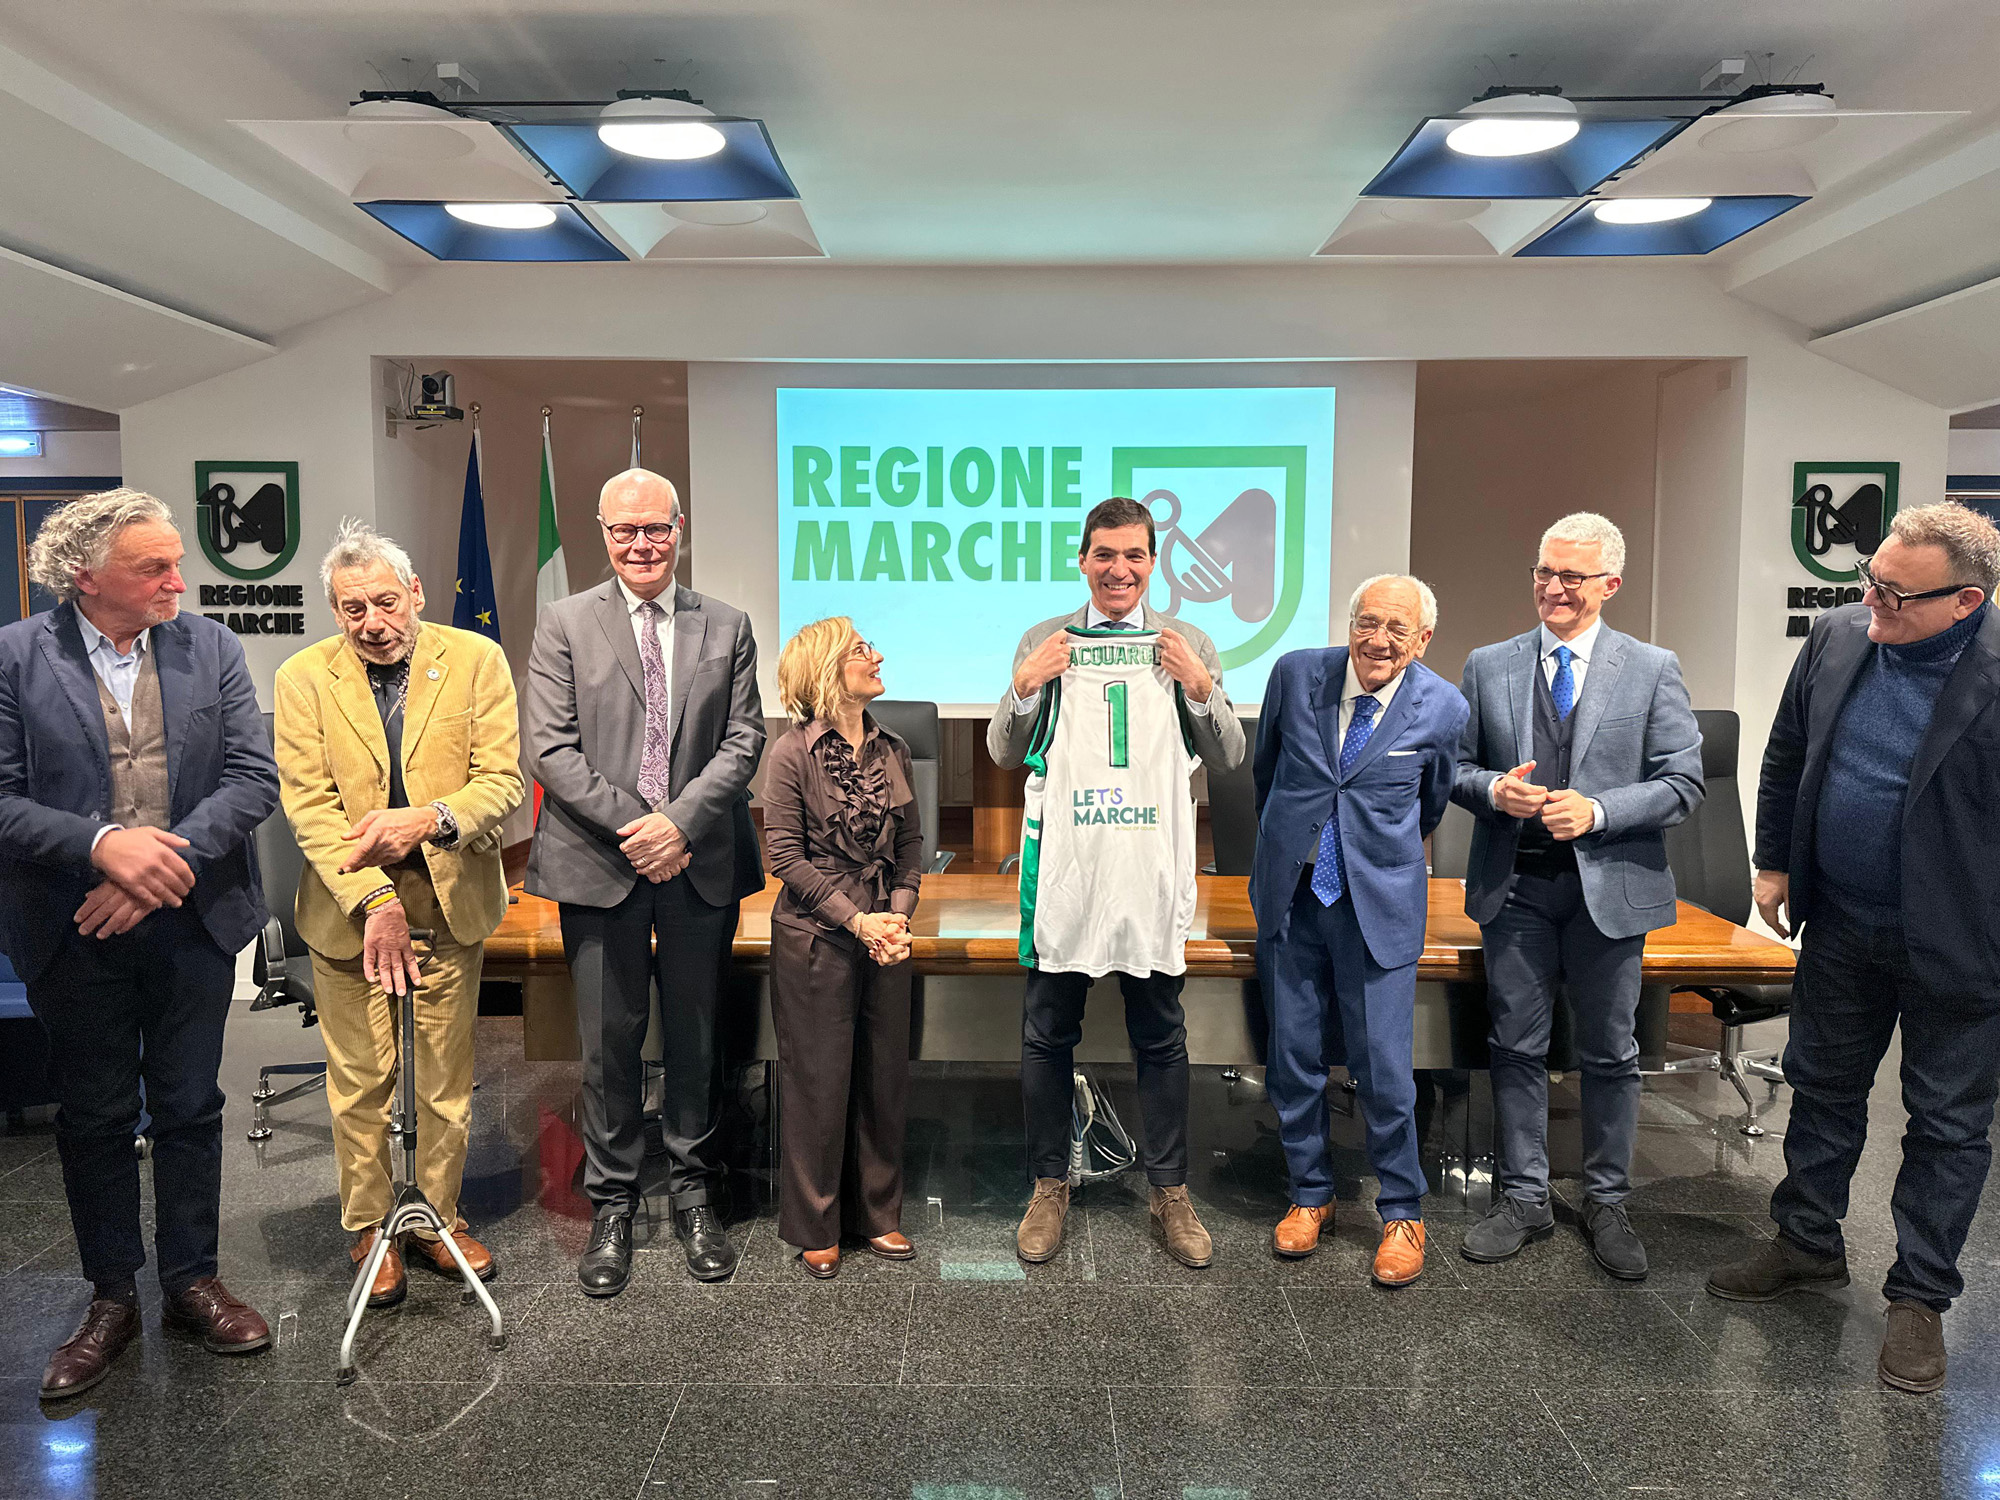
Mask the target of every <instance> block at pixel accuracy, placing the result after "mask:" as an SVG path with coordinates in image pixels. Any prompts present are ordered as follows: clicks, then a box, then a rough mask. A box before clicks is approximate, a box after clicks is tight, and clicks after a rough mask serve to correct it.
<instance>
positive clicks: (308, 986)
mask: <svg viewBox="0 0 2000 1500" xmlns="http://www.w3.org/2000/svg"><path fill="white" fill-rule="evenodd" d="M264 733H265V734H266V735H267V736H269V735H270V734H271V716H270V715H269V714H265V715H264ZM256 839H257V868H258V871H259V874H260V875H261V876H262V881H263V886H264V903H265V905H267V906H268V907H270V909H271V919H270V920H269V921H268V922H266V923H265V924H264V930H263V931H262V932H260V933H259V934H258V935H257V947H256V950H255V952H254V953H253V954H252V955H251V961H250V977H251V979H253V980H254V981H256V984H257V986H258V988H257V998H256V999H254V1000H252V1001H251V1002H250V1008H251V1009H252V1010H274V1009H276V1008H277V1007H278V1006H280V1005H296V1006H297V1007H298V1008H299V1024H300V1025H301V1026H305V1027H312V1026H317V1025H318V1024H319V1011H318V1010H317V1009H316V1008H315V1006H314V1003H313V976H312V956H311V954H310V952H309V951H308V950H307V948H306V945H305V939H303V938H301V937H300V936H299V930H298V928H297V927H296V926H294V925H293V922H292V912H293V910H294V908H295V906H296V904H297V901H298V894H299V876H300V874H301V873H302V872H303V871H304V869H305V864H306V857H305V853H304V851H302V850H301V849H300V848H299V842H298V840H297V839H296V838H294V837H293V836H292V825H291V824H290V822H288V821H287V820H286V818H285V810H284V809H283V808H282V807H281V808H278V809H277V810H276V811H275V812H273V813H272V814H271V816H270V817H268V818H266V819H265V820H264V821H263V822H262V823H260V824H259V825H258V826H257V834H256ZM274 1076H276V1077H280V1078H285V1077H298V1078H301V1079H303V1080H304V1081H303V1082H300V1083H295V1084H293V1085H292V1086H291V1087H290V1088H286V1089H282V1090H280V1089H278V1088H275V1087H273V1085H272V1083H271V1079H272V1078H273V1077H274ZM325 1087H326V1063H325V1061H324V1060H323V1059H322V1060H320V1061H318V1062H298V1063H271V1064H269V1065H267V1066H265V1067H263V1068H260V1069H259V1070H258V1072H257V1087H256V1088H254V1089H252V1090H251V1091H250V1113H251V1121H250V1139H251V1140H253V1141H268V1140H269V1139H270V1138H271V1123H270V1115H271V1106H272V1105H274V1104H283V1103H285V1102H287V1101H288V1100H292V1099H297V1098H300V1097H301V1096H303V1095H305V1094H310V1093H314V1092H317V1091H318V1090H320V1089H323V1088H325Z"/></svg>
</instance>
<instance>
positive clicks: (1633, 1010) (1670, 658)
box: [1452, 511, 1704, 1281]
mask: <svg viewBox="0 0 2000 1500" xmlns="http://www.w3.org/2000/svg"><path fill="white" fill-rule="evenodd" d="M1624 569H1625V538H1624V536H1623V535H1622V534H1621V533H1620V532H1619V530H1618V528H1617V527H1616V526H1614V525H1613V524H1612V523H1611V522H1610V521H1607V520H1606V519H1605V518H1604V517H1602V516H1599V515H1593V514H1591V513H1590V512H1588V511H1580V512H1578V513H1577V514H1575V515H1569V516H1565V517H1563V518H1562V519H1561V520H1560V521H1557V522H1556V523H1555V524H1554V525H1553V526H1551V527H1550V528H1549V529H1548V530H1547V531H1546V532H1544V533H1543V535H1542V543H1541V550H1540V553H1539V555H1538V556H1537V558H1536V562H1535V567H1534V588H1535V612H1536V613H1537V614H1538V615H1540V616H1541V623H1540V624H1539V625H1537V626H1536V627H1535V628H1534V629H1533V630H1531V631H1529V632H1528V633H1527V634H1526V635H1518V636H1515V637H1514V638H1513V639H1512V640H1508V641H1501V642H1500V643H1499V644H1498V645H1493V646H1482V647H1480V648H1479V649H1478V650H1477V651H1474V652H1473V653H1472V655H1471V656H1469V657H1467V658H1466V662H1465V682H1464V688H1465V697H1466V701H1467V702H1469V703H1470V704H1471V705H1472V717H1471V719H1470V720H1469V721H1468V722H1467V724H1466V727H1465V743H1464V744H1463V745H1462V746H1461V747H1460V749H1459V755H1458V785H1457V787H1456V789H1455V790H1454V791H1453V793H1452V795H1453V798H1454V800H1455V801H1457V802H1458V803H1459V805H1460V806H1462V807H1464V808H1466V809H1467V810H1468V811H1470V812H1471V813H1472V815H1473V816H1474V817H1475V818H1477V819H1478V820H1479V821H1478V825H1477V827H1476V828H1475V829H1474V831H1473V835H1472V850H1471V853H1470V855H1469V857H1468V860H1467V864H1466V875H1465V914H1466V915H1467V916H1469V917H1471V918H1472V920H1473V921H1475V922H1477V923H1478V924H1479V931H1480V937H1481V939H1482V942H1483V946H1484V949H1485V959H1486V1004H1487V1009H1488V1012H1489V1014H1490V1018H1491V1022H1492V1030H1491V1033H1490V1035H1489V1037H1488V1045H1489V1048H1490V1051H1491V1059H1492V1060H1491V1067H1492V1076H1493V1112H1494V1117H1495V1127H1496V1128H1495V1132H1494V1134H1495V1144H1496V1146H1497V1148H1498V1155H1499V1158H1500V1161H1499V1168H1500V1172H1499V1175H1500V1186H1501V1189H1502V1192H1501V1196H1500V1198H1499V1201H1498V1202H1496V1203H1495V1204H1494V1206H1493V1209H1492V1211H1491V1212H1490V1213H1488V1214H1487V1215H1486V1217H1485V1218H1483V1219H1481V1220H1480V1221H1479V1222H1478V1223H1477V1224H1475V1225H1473V1226H1472V1228H1470V1229H1469V1230H1467V1231H1466V1235H1465V1240H1464V1243H1463V1245H1462V1246H1461V1253H1463V1254H1464V1256H1465V1257H1466V1259H1468V1260H1474V1261H1499V1260H1505V1259H1507V1258H1508V1257H1509V1256H1511V1255H1513V1254H1514V1253H1515V1252H1517V1251H1518V1250H1520V1249H1521V1247H1522V1246H1523V1245H1525V1244H1527V1243H1528V1242H1529V1241H1530V1240H1532V1239H1539V1238H1541V1237H1542V1236H1544V1235H1547V1234H1549V1233H1550V1232H1551V1231H1552V1230H1553V1229H1554V1226H1555V1215H1554V1212H1553V1210H1552V1209H1551V1208H1550V1207H1549V1147H1548V1115H1549V1078H1548V1053H1549V1031H1550V1023H1551V1021H1552V1019H1553V1017H1554V1014H1555V1001H1556V992H1557V990H1558V988H1559V987H1562V986H1567V987H1568V991H1569V994H1570V997H1571V1000H1572V1003H1573V1005H1574V1007H1575V1011H1576V1042H1577V1051H1578V1054H1579V1057H1580V1060H1581V1062H1582V1072H1583V1191H1584V1196H1585V1198H1586V1200H1587V1202H1586V1205H1585V1208H1584V1217H1583V1229H1584V1234H1585V1236H1586V1237H1587V1238H1588V1239H1589V1240H1590V1245H1591V1251H1592V1253H1593V1254H1594V1255H1595V1257H1596V1259H1597V1263H1598V1264H1599V1265H1600V1266H1602V1267H1603V1268H1604V1269H1605V1270H1606V1271H1607V1272H1609V1273H1610V1274H1611V1275H1613V1276H1616V1277H1619V1278H1620V1279H1622V1280H1634V1281H1636V1280H1639V1279H1640V1278H1642V1277H1644V1276H1645V1274H1646V1269H1647V1262H1646V1247H1645V1245H1644V1244H1643V1243H1641V1241H1640V1239H1639V1236H1638V1235H1637V1234H1636V1233H1634V1232H1633V1229H1632V1222H1631V1219H1630V1218H1629V1217H1628V1216H1627V1214H1626V1211H1625V1208H1624V1203H1625V1198H1626V1195H1627V1194H1628V1193H1629V1192H1630V1191H1631V1186H1632V1184H1631V1171H1632V1151H1633V1147H1634V1144H1635V1142H1636V1140H1637V1137H1638V1129H1639V1087H1640V1079H1639V1040H1638V1035H1637V1030H1636V1023H1637V1018H1638V1011H1639V966H1640V961H1641V959H1642V958H1643V956H1644V954H1645V948H1646V934H1647V933H1648V932H1651V931H1652V930H1653V929H1654V928H1656V927H1671V926H1672V925H1673V923H1674V919H1675V911H1676V907H1675V898H1674V877H1673V872H1672V871H1670V870H1669V869H1668V868H1667V846H1666V840H1665V838H1664V837H1663V836H1662V833H1661V830H1662V829H1665V828H1667V827H1670V826H1671V825H1673V824H1675V823H1678V822H1680V821H1681V820H1682V819H1683V818H1685V817H1686V816H1687V815H1688V814H1689V813H1691V812H1693V811H1694V810H1695V808H1696V807H1697V806H1699V805H1700V803H1701V799H1702V796H1703V792H1704V788H1703V786H1702V779H1701V731H1700V730H1699V729H1698V728H1697V727H1696V725H1695V718H1694V710H1693V709H1692V708H1691V707H1690V706H1689V704H1688V695H1687V689H1686V688H1685V687H1684V686H1682V684H1681V669H1680V661H1679V659H1678V658H1677V657H1676V656H1675V655H1674V653H1673V652H1671V651H1667V650H1664V649H1662V648H1661V647H1658V646H1651V645H1648V644H1646V643H1645V642H1644V641H1639V640H1634V639H1633V638H1632V637H1631V636H1629V635H1625V634H1622V633H1621V632H1619V631H1616V630H1613V629H1611V627H1610V626H1608V625H1606V624H1604V622H1603V614H1604V605H1605V601H1606V600H1608V599H1610V598H1611V596H1612V595H1614V594H1616V593H1617V592H1618V586H1619V584H1620V583H1621V582H1622V574H1623V572H1624Z"/></svg>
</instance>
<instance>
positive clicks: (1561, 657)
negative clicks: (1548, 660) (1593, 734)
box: [1549, 646, 1576, 719]
mask: <svg viewBox="0 0 2000 1500" xmlns="http://www.w3.org/2000/svg"><path fill="white" fill-rule="evenodd" d="M1573 655H1575V653H1574V652H1572V651H1571V650H1570V649H1569V647H1567V646H1558V647H1556V675H1555V680H1554V681H1553V682H1551V683H1550V684H1549V696H1550V697H1552V698H1554V699H1555V700H1556V717H1557V718H1558V719H1567V718H1568V717H1569V711H1570V710H1571V709H1572V708H1575V707H1576V677H1575V675H1574V674H1573V673H1572V672H1571V671H1570V669H1569V663H1570V658H1571V657H1572V656H1573Z"/></svg>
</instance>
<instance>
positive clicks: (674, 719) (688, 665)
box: [667, 584, 708, 755]
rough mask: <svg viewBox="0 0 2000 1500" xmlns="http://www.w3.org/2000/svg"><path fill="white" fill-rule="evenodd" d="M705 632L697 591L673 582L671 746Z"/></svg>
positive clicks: (676, 736) (675, 740) (704, 616)
mask: <svg viewBox="0 0 2000 1500" xmlns="http://www.w3.org/2000/svg"><path fill="white" fill-rule="evenodd" d="M707 634H708V612H707V611H706V610H704V609H703V608H702V607H701V595H699V594H697V593H696V592H695V591H694V590H693V589H684V588H682V587H681V586H680V585H679V584H675V585H674V685H673V691H674V697H673V707H672V709H671V710H670V711H669V713H668V715H667V732H668V734H669V735H670V736H671V738H670V739H669V740H668V741H667V743H668V745H669V747H670V749H669V752H668V753H669V755H671V754H672V747H678V746H679V744H680V742H681V715H682V714H683V713H684V712H685V711H686V709H687V700H688V689H689V688H690V687H692V686H693V685H694V674H695V671H696V669H697V668H699V667H700V666H701V643H702V638H703V637H705V636H706V635H707Z"/></svg>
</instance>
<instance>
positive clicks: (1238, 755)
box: [986, 499, 1244, 1267]
mask: <svg viewBox="0 0 2000 1500" xmlns="http://www.w3.org/2000/svg"><path fill="white" fill-rule="evenodd" d="M1157 561H1158V546H1157V542H1156V539H1155V537H1154V533H1153V515H1152V512H1151V511H1149V510H1147V509H1146V507H1145V506H1143V505H1141V504H1139V503H1138V502H1137V501H1136V500H1126V499H1113V500H1106V501H1105V502H1103V504H1101V505H1099V506H1097V507H1096V508H1094V509H1093V510H1092V511H1091V512H1090V514H1089V515H1088V516H1087V517H1085V518H1084V523H1083V544H1082V546H1081V548H1080V549H1079V551H1078V555H1077V566H1078V568H1080V569H1081V570H1082V572H1083V575H1084V578H1085V580H1086V581H1087V582H1088V583H1089V585H1090V601H1089V602H1088V603H1087V604H1085V605H1084V606H1083V607H1082V608H1081V609H1078V610H1075V611H1074V612H1072V613H1070V614H1066V615H1057V616H1056V617H1055V618H1054V619H1052V620H1043V621H1042V622H1041V623H1040V624H1039V625H1033V626H1030V627H1029V628H1028V631H1027V633H1026V634H1025V635H1023V636H1022V637H1021V644H1020V645H1019V646H1018V647H1017V648H1016V649H1015V651H1014V680H1013V682H1012V684H1011V685H1010V686H1009V688H1008V690H1007V692H1006V693H1004V694H1002V695H1001V698H1000V703H999V705H998V706H997V707H996V708H995V709H994V710H993V720H992V722H991V723H990V724H988V725H987V726H986V749H987V752H988V753H989V754H991V755H992V757H993V762H994V764H995V765H998V766H1002V767H1007V766H1018V765H1020V764H1021V761H1022V759H1023V758H1024V757H1025V756H1026V755H1027V753H1028V743H1029V740H1030V738H1031V736H1032V735H1033V733H1034V727H1035V716H1036V714H1037V713H1038V712H1039V710H1040V709H1041V706H1042V689H1043V687H1044V686H1046V685H1047V684H1048V683H1050V682H1052V681H1054V680H1055V679H1056V678H1057V677H1060V676H1061V675H1062V674H1063V671H1064V669H1065V668H1067V667H1068V665H1069V641H1068V639H1067V637H1066V636H1065V634H1064V631H1065V630H1066V629H1067V628H1068V627H1069V626H1071V625H1075V626H1078V627H1079V628H1082V629H1089V630H1103V629H1114V630H1118V629H1123V630H1157V631H1160V632H1161V644H1160V665H1161V667H1163V668H1164V669H1165V670H1166V672H1167V674H1168V675H1169V676H1170V677H1172V678H1173V679H1174V680H1175V681H1176V682H1178V683H1179V684H1180V685H1181V688H1182V690H1183V693H1184V695H1185V697H1186V700H1187V707H1188V728H1189V731H1190V733H1191V734H1192V735H1193V738H1194V749H1195V753H1196V754H1197V755H1199V756H1200V757H1201V759H1202V761H1203V763H1204V764H1207V765H1213V766H1221V767H1223V768H1225V769H1228V768H1232V767H1235V766H1238V765H1241V764H1242V763H1243V749H1244V745H1243V726H1242V725H1240V724H1238V723H1237V722H1236V710H1235V709H1234V708H1232V707H1231V706H1230V703H1229V695H1228V694H1227V693H1225V692H1223V690H1222V662H1221V660H1220V659H1219V658H1218V657H1217V656H1216V653H1215V644H1214V642H1212V641H1210V640H1209V638H1208V637H1207V636H1206V635H1204V634H1203V633H1202V632H1201V631H1199V630H1197V629H1195V628H1194V627H1193V626H1192V625H1185V624H1183V623H1181V622H1180V621H1179V620H1177V619H1175V618H1174V617H1173V616H1171V615H1163V614H1160V613H1159V612H1158V611H1157V610H1154V609H1151V608H1149V607H1148V606H1147V604H1146V586H1147V584H1148V583H1150V582H1151V580H1152V577H1153V565H1154V564H1155V562H1157ZM1181 982H1182V976H1180V975H1178V974H1155V973H1151V972H1147V973H1144V974H1123V973H1121V974H1120V975H1119V976H1118V984H1119V988H1120V989H1121V990H1122V991H1123V992H1124V996H1125V1029H1126V1033H1127V1034H1128V1035H1129V1036H1130V1037H1131V1039H1132V1057H1133V1061H1134V1062H1135V1063H1137V1064H1138V1070H1139V1112H1140V1116H1141V1119H1142V1121H1143V1123H1144V1126H1145V1138H1146V1140H1145V1158H1146V1178H1147V1180H1148V1181H1149V1182H1150V1183H1151V1184H1152V1189H1153V1191H1152V1212H1153V1218H1154V1219H1155V1220H1156V1221H1157V1222H1158V1223H1159V1225H1160V1229H1161V1233H1162V1235H1163V1236H1164V1238H1165V1242H1166V1247H1167V1251H1168V1253H1169V1254H1171V1255H1172V1256H1174V1258H1175V1259H1177V1260H1179V1261H1181V1262H1182V1263H1183V1264H1185V1265H1189V1266H1195V1267H1200V1266H1206V1265H1207V1264H1208V1263H1209V1261H1210V1259H1211V1258H1212V1257H1213V1254H1214V1247H1213V1246H1212V1245H1211V1243H1210V1241H1209V1236H1208V1231H1207V1230H1205V1229H1203V1228H1202V1226H1201V1220H1200V1219H1199V1218H1198V1217H1197V1216H1196V1215H1195V1211H1194V1205H1193V1204H1192V1203H1190V1202H1189V1201H1188V1193H1187V1157H1188V1150H1187V1113H1188V1060H1187V1029H1186V1025H1185V1019H1184V1016H1183V1014H1182V1011H1181ZM1090 986H1091V979H1090V976H1089V975H1087V974H1045V973H1043V972H1042V971H1041V970H1040V969H1030V970H1029V971H1028V987H1027V994H1026V996H1025V1005H1024V1009H1023V1012H1022V1016H1021V1099H1022V1104H1023V1106H1024V1108H1025V1111H1026V1114H1027V1135H1028V1163H1029V1165H1030V1167H1032V1168H1033V1170H1034V1174H1035V1193H1034V1198H1033V1201H1032V1202H1030V1203H1029V1205H1028V1211H1027V1214H1026V1216H1025V1217H1024V1218H1023V1219H1022V1220H1021V1226H1020V1230H1019V1232H1018V1234H1017V1236H1016V1247H1017V1249H1018V1250H1019V1253H1020V1255H1021V1258H1022V1259H1023V1260H1026V1261H1030V1262H1040V1261H1045V1260H1049V1259H1051V1258H1052V1257H1053V1256H1054V1255H1055V1253H1056V1251H1057V1250H1058V1249H1060V1248H1061V1246H1062V1234H1063V1220H1064V1218H1065V1216H1066V1215H1067V1214H1068V1211H1069V1135H1070V1105H1071V1101H1072V1096H1073V1092H1074V1081H1073V1080H1074V1076H1075V1065H1074V1061H1073V1056H1072V1054H1073V1052H1074V1049H1075V1047H1076V1044H1077V1042H1078V1040H1079V1039H1080V1038H1081V1037H1082V1035H1083V1005H1084V1000H1085V998H1086V997H1087V996H1088V995H1089V993H1090Z"/></svg>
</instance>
